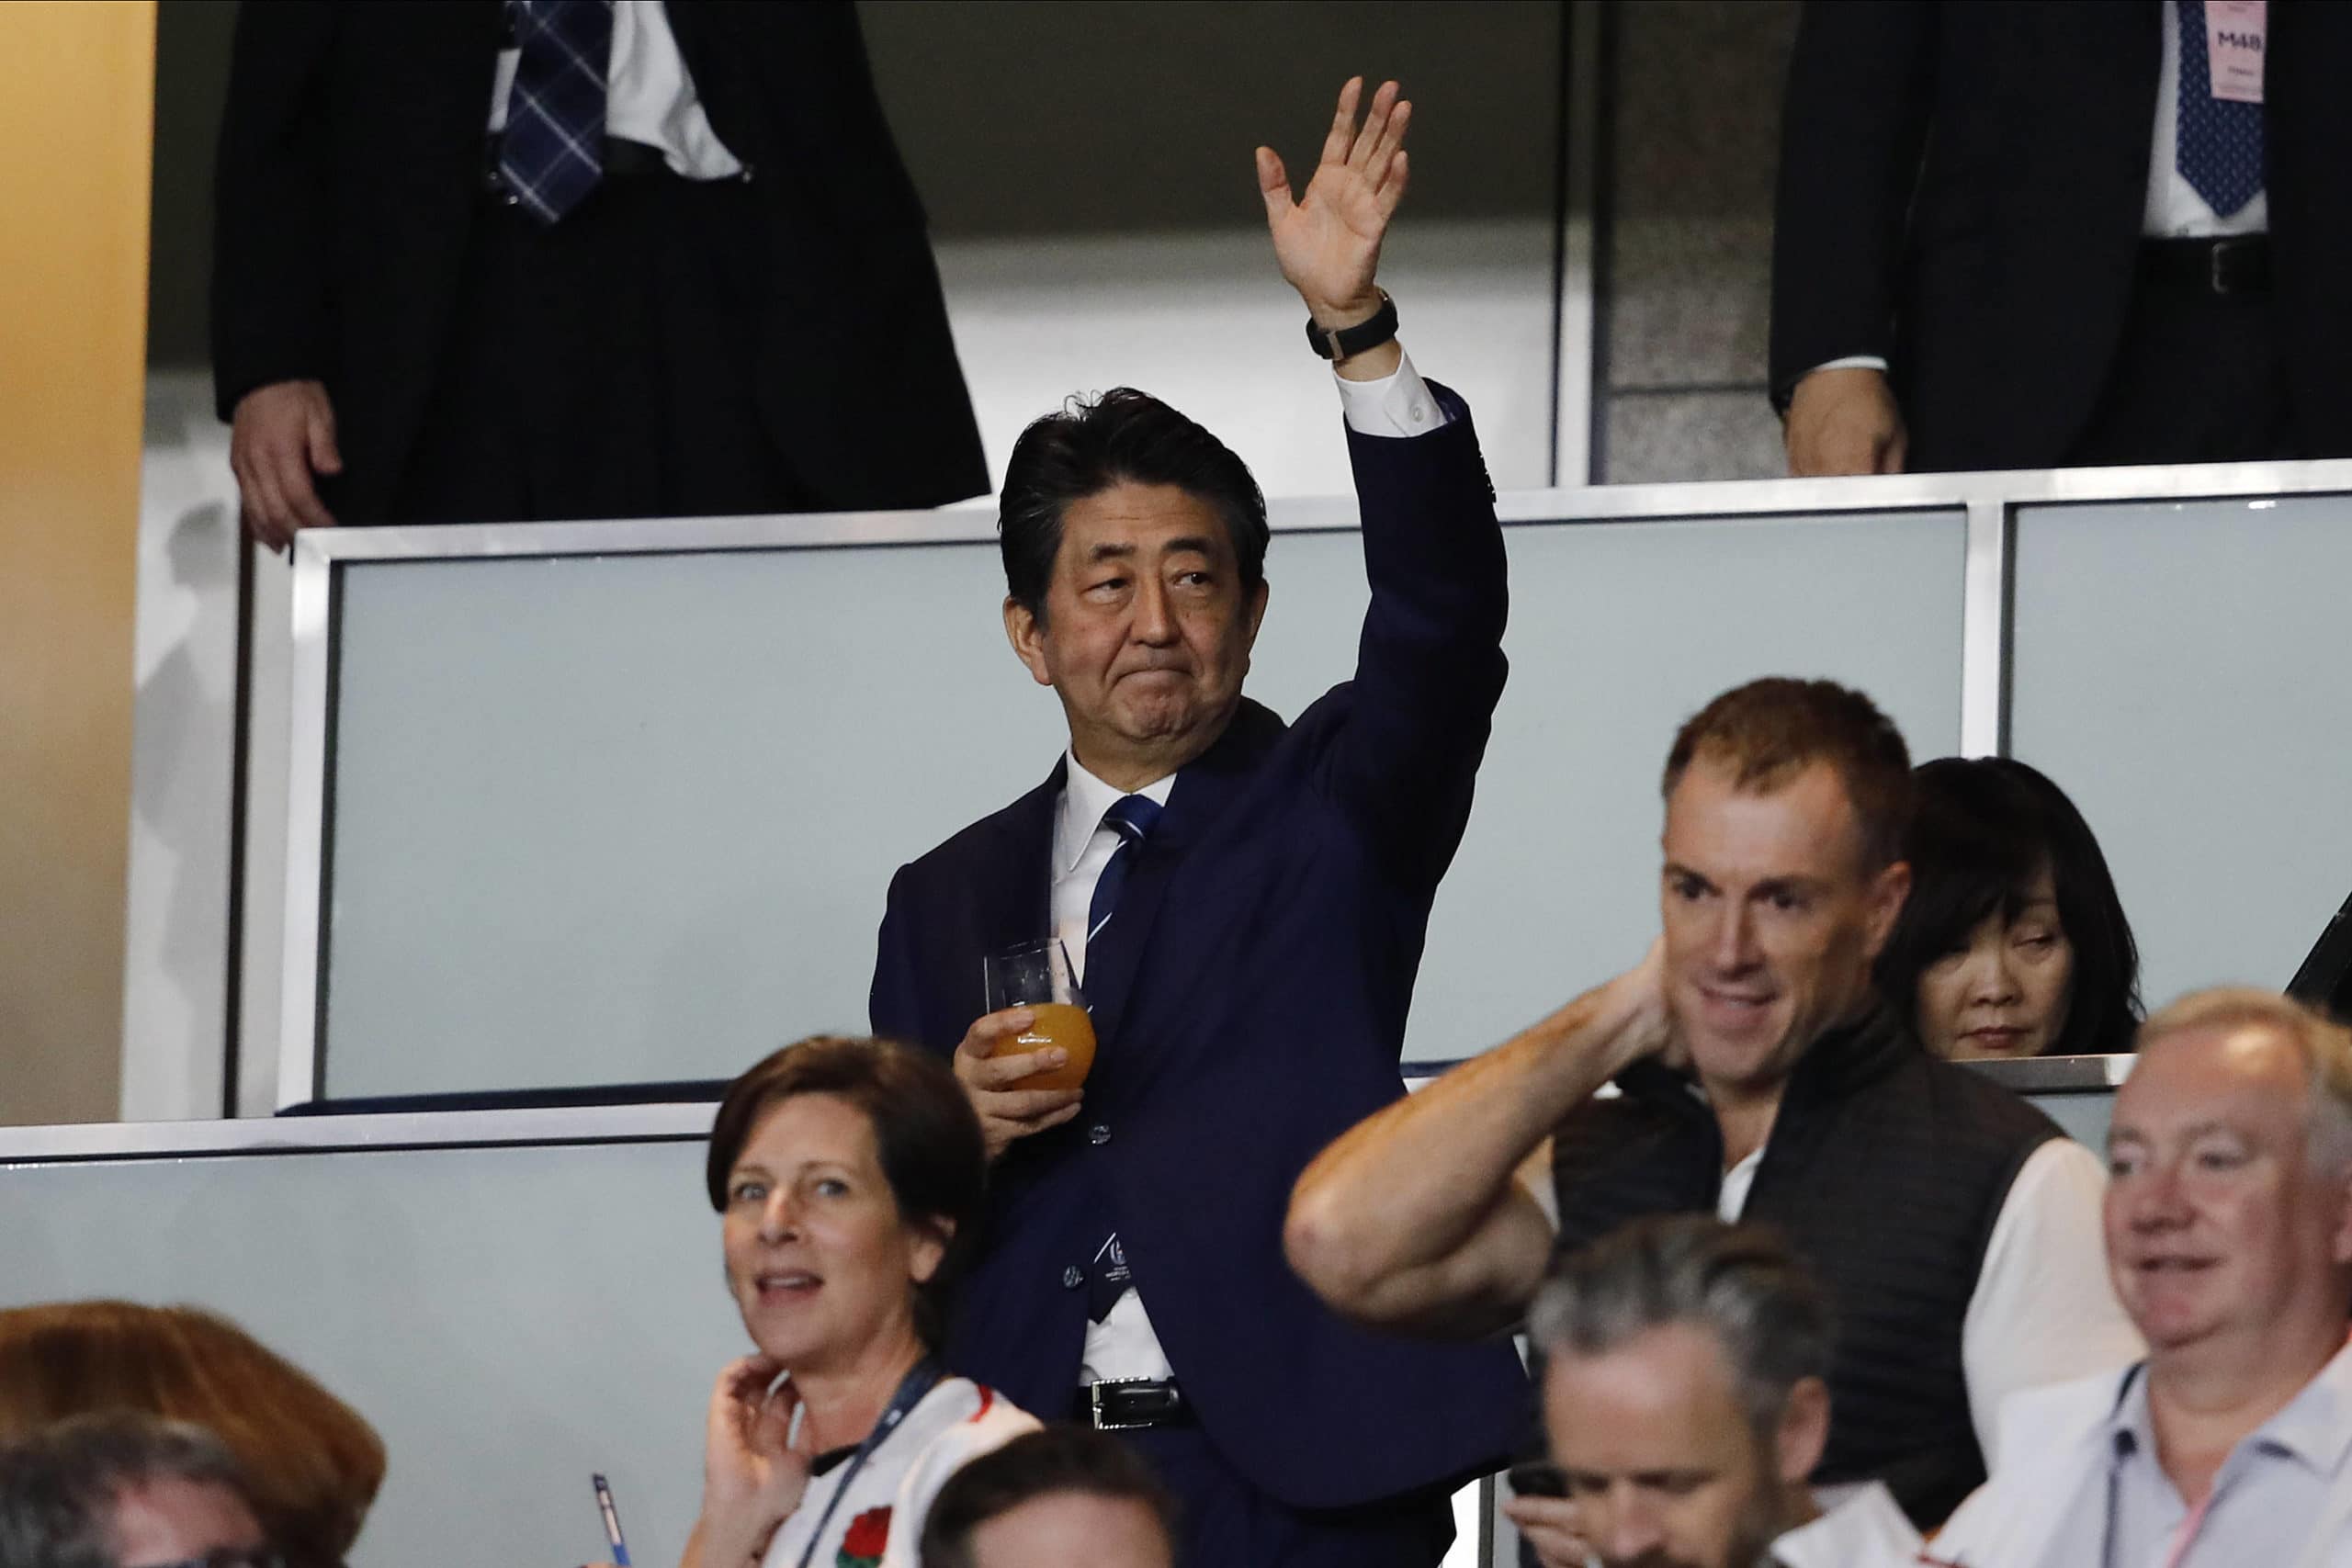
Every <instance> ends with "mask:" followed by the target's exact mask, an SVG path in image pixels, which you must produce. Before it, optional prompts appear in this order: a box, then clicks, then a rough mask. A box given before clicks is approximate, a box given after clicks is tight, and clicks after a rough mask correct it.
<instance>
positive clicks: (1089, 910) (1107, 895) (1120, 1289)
mask: <svg viewBox="0 0 2352 1568" xmlns="http://www.w3.org/2000/svg"><path fill="white" fill-rule="evenodd" d="M1159 811H1160V807H1159V802H1158V801H1156V800H1154V799H1152V798H1151V796H1149V795H1121V796H1120V797H1119V798H1118V799H1117V800H1115V801H1114V802H1113V803H1112V805H1111V809H1110V810H1108V811H1105V812H1104V813H1103V824H1102V825H1103V827H1105V828H1108V829H1111V831H1113V832H1114V833H1116V834H1118V835H1119V847H1118V848H1117V849H1114V850H1113V851H1112V852H1111V858H1110V859H1109V860H1107V861H1104V862H1103V874H1102V875H1101V876H1099V877H1097V878H1095V880H1094V897H1093V898H1092V899H1091V900H1090V901H1089V902H1088V904H1087V906H1086V943H1087V951H1088V952H1089V953H1092V951H1093V947H1094V939H1095V938H1096V937H1099V936H1101V935H1102V934H1103V927H1104V926H1107V925H1109V924H1110V923H1111V917H1112V915H1113V914H1114V913H1115V912H1117V909H1118V907H1119V894H1120V892H1121V890H1122V889H1124V888H1125V886H1126V885H1127V873H1128V872H1129V871H1130V870H1132V869H1133V868H1134V866H1135V858H1136V853H1137V852H1139V851H1140V850H1141V849H1142V848H1143V841H1144V840H1145V839H1146V838H1148V837H1149V836H1150V833H1151V829H1152V824H1154V823H1156V822H1158V821H1159ZM1133 1280H1134V1276H1133V1275H1131V1274H1129V1273H1128V1271H1127V1255H1126V1251H1125V1248H1123V1247H1120V1245H1119V1233H1118V1232H1116V1231H1113V1232H1112V1233H1111V1234H1110V1235H1107V1236H1105V1237H1103V1245H1102V1246H1101V1247H1096V1248H1095V1249H1094V1258H1093V1259H1092V1261H1091V1262H1090V1263H1089V1264H1088V1266H1087V1269H1086V1315H1087V1316H1088V1317H1090V1318H1091V1319H1093V1320H1094V1321H1095V1322H1096V1323H1100V1322H1102V1321H1103V1319H1104V1318H1106V1317H1108V1316H1110V1315H1111V1309H1112V1308H1113V1307H1114V1306H1116V1305H1118V1303H1119V1298H1120V1297H1121V1296H1123V1295H1125V1294H1126V1293H1127V1287H1128V1285H1129V1284H1131V1283H1132V1282H1133Z"/></svg>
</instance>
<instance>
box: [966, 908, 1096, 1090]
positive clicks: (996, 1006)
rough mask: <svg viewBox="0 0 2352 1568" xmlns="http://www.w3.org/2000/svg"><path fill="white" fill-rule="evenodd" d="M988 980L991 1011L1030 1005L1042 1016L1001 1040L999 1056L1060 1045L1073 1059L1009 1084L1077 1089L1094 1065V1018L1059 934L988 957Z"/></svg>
mask: <svg viewBox="0 0 2352 1568" xmlns="http://www.w3.org/2000/svg"><path fill="white" fill-rule="evenodd" d="M982 969H983V972H984V976H985V978H986V980H987V982H988V993H989V1011H990V1012H1000V1011H1001V1010H1004V1009H1006V1008H1027V1009H1029V1010H1031V1011H1033V1012H1035V1014H1036V1015H1037V1016H1036V1020H1035V1022H1033V1023H1031V1024H1030V1025H1029V1027H1028V1028H1026V1029H1024V1030H1023V1031H1022V1032H1020V1033H1018V1034H1013V1035H1008V1036H1006V1037H1005V1038H1004V1039H1002V1040H1001V1041H999V1042H998V1043H997V1048H996V1050H995V1052H994V1053H993V1054H994V1055H999V1056H1017V1055H1021V1054H1023V1052H1027V1051H1042V1050H1044V1049H1045V1048H1046V1046H1048V1045H1058V1046H1060V1047H1061V1048H1062V1049H1063V1050H1064V1051H1066V1052H1068V1053H1069V1061H1068V1062H1066V1063H1064V1064H1063V1065H1062V1066H1058V1067H1054V1068H1050V1069H1048V1070H1047V1071H1045V1072H1041V1073H1031V1074H1030V1075H1029V1076H1028V1077H1025V1078H1022V1079H1019V1080H1017V1081H1016V1082H1014V1083H1012V1084H1010V1085H1008V1086H1006V1087H1008V1088H1011V1089H1076V1088H1078V1087H1079V1086H1080V1084H1082V1083H1084V1082H1085V1081H1086V1075H1087V1073H1088V1071H1089V1070H1090V1069H1091V1068H1092V1067H1093V1066H1094V1021H1093V1020H1092V1019H1091V1018H1089V1017H1088V1016H1087V1014H1086V994H1085V993H1084V992H1082V991H1080V989H1079V988H1078V981H1077V980H1076V979H1075V978H1073V977H1072V976H1071V974H1070V966H1069V950H1068V949H1066V948H1064V947H1063V946H1062V944H1061V939H1060V938H1058V937H1047V938H1046V939H1045V940H1044V941H1043V942H1023V943H1021V944H1020V945H1019V946H1018V947H1008V948H1006V949H1005V950H1004V951H1003V952H1001V953H989V955H988V957H987V958H986V959H985V960H983V961H982Z"/></svg>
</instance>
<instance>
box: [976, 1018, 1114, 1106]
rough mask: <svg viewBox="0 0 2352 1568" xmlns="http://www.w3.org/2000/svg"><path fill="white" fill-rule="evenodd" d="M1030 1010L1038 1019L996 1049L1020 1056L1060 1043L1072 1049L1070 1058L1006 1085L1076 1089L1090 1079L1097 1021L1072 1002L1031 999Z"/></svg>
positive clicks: (999, 1051)
mask: <svg viewBox="0 0 2352 1568" xmlns="http://www.w3.org/2000/svg"><path fill="white" fill-rule="evenodd" d="M1027 1006H1028V1007H1029V1010H1031V1011H1032V1012H1034V1013H1035V1014H1036V1015H1037V1020H1036V1021H1035V1023H1032V1024H1031V1025H1030V1026H1029V1027H1028V1028H1026V1029H1024V1030H1023V1031H1022V1032H1020V1033H1018V1034H1015V1035H1013V1036H1012V1037H1011V1038H1009V1039H1007V1040H1004V1041H1002V1042H1001V1043H999V1044H998V1046H997V1048H996V1051H995V1055H1000V1056H1018V1055H1022V1054H1023V1053H1024V1052H1029V1051H1043V1050H1045V1049H1046V1047H1047V1046H1050V1045H1058V1046H1060V1047H1061V1048H1062V1049H1063V1050H1065V1051H1067V1052H1069V1061H1068V1062H1066V1063H1064V1064H1063V1065H1062V1066H1058V1067H1055V1068H1053V1069H1052V1070H1050V1071H1047V1072H1042V1073H1031V1074H1030V1075H1029V1076H1028V1077H1025V1078H1022V1079H1019V1080H1018V1081H1016V1082H1014V1083H1012V1084H1010V1085H1008V1086H1006V1087H1008V1088H1010V1089H1076V1088H1078V1087H1079V1086H1080V1084H1083V1083H1084V1082H1085V1081H1086V1075H1087V1073H1088V1072H1089V1071H1090V1070H1091V1068H1092V1067H1093V1066H1094V1021H1093V1020H1092V1019H1091V1018H1089V1017H1087V1016H1086V1010H1085V1009H1084V1008H1082V1007H1077V1006H1074V1005H1073V1004H1071V1003H1069V1002H1031V1003H1029V1004H1027Z"/></svg>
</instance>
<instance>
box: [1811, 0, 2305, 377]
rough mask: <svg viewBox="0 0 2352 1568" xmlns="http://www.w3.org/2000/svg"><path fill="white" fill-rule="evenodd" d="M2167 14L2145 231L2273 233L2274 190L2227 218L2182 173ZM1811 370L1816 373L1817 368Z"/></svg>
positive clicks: (2176, 60) (2188, 235)
mask: <svg viewBox="0 0 2352 1568" xmlns="http://www.w3.org/2000/svg"><path fill="white" fill-rule="evenodd" d="M2154 4H2155V6H2156V7H2157V8H2158V10H2160V11H2161V12H2162V13H2163V26H2162V27H2161V28H2158V31H2160V32H2162V33H2163V35H2164V64H2163V67H2162V68H2161V69H2160V70H2159V71H2158V73H2157V74H2156V123H2155V129H2154V132H2153V134H2152V135H2151V136H2150V138H2149V144H2148V199H2147V202H2146V205H2145V207H2144V209H2143V211H2142V213H2141V217H2140V232H2141V233H2142V234H2143V236H2145V237H2146V238H2148V239H2151V240H2210V239H2218V238H2220V237H2221V236H2222V235H2224V234H2267V233H2268V232H2269V231H2270V193H2269V192H2268V191H2267V190H2258V191H2256V192H2255V193H2254V199H2253V200H2252V201H2249V202H2247V203H2246V204H2245V206H2244V207H2241V208H2239V209H2237V210H2236V211H2235V212H2233V213H2231V214H2230V215H2229V216H2228V217H2226V218H2223V217H2221V216H2219V215H2217V214H2216V213H2215V212H2214V210H2213V209H2212V208H2211V207H2210V206H2208V205H2207V204H2206V201H2205V198H2204V197H2201V196H2199V195H2198V194H2197V189H2196V187H2195V186H2191V185H2190V184H2189V183H2188V180H2187V179H2186V178H2184V177H2183V176H2182V175H2181V172H2180V168H2179V163H2178V157H2177V148H2176V146H2175V145H2174V143H2175V141H2176V140H2177V135H2178V131H2179V127H2180V29H2181V26H2182V20H2181V15H2180V7H2179V6H2175V5H2172V4H2171V3H2170V0H2154ZM1885 368H1886V361H1885V359H1883V357H1881V356H1880V355H1875V354H1849V355H1846V356H1845V357H1844V358H1842V359H1832V360H1828V361H1826V362H1825V363H1823V364H1820V365H1816V366H1815V367H1814V369H1815V370H1884V369H1885ZM1806 374H1808V375H1810V374H1812V372H1811V371H1808V372H1806Z"/></svg>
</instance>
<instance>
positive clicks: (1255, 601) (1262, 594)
mask: <svg viewBox="0 0 2352 1568" xmlns="http://www.w3.org/2000/svg"><path fill="white" fill-rule="evenodd" d="M1271 592H1272V585H1271V584H1269V583H1268V582H1267V581H1266V580H1265V579H1264V578H1262V577H1261V578H1260V579H1259V580H1258V586H1257V589H1256V591H1255V592H1252V593H1251V594H1250V604H1249V608H1248V610H1247V611H1246V612H1245V613H1246V614H1247V615H1249V617H1250V636H1249V639H1248V640H1247V641H1246V642H1244V643H1243V644H1242V646H1243V647H1244V648H1255V647H1257V646H1258V628H1259V627H1260V626H1263V625H1264V624H1265V620H1266V599H1267V596H1268V594H1270V593H1271Z"/></svg>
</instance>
